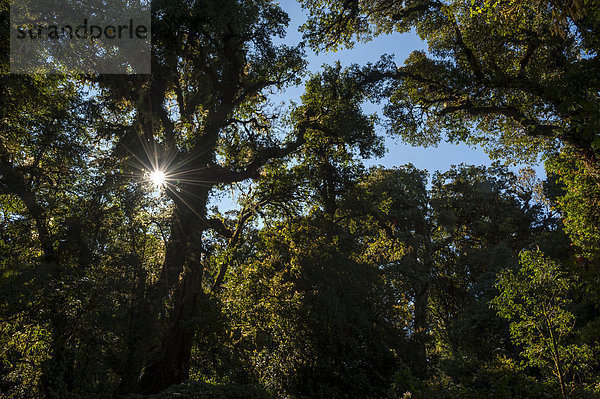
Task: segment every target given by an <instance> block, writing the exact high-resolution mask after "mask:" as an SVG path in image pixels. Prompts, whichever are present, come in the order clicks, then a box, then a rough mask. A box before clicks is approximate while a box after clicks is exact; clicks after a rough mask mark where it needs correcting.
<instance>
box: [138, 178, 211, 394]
mask: <svg viewBox="0 0 600 399" xmlns="http://www.w3.org/2000/svg"><path fill="white" fill-rule="evenodd" d="M190 194H191V195H190V196H189V197H191V198H194V201H193V202H192V201H186V202H187V205H184V204H182V203H179V204H178V209H177V211H176V212H175V215H174V218H175V220H174V223H173V229H175V231H174V232H173V234H172V236H171V239H170V241H169V243H168V250H167V254H166V256H165V263H164V266H163V270H162V274H161V278H160V280H159V281H158V283H157V290H158V292H159V293H160V294H161V295H159V296H158V297H156V294H154V295H155V298H153V299H152V300H151V301H150V302H151V304H152V307H153V308H154V311H155V312H156V311H158V312H159V313H160V312H163V313H164V309H163V308H162V306H161V302H162V301H163V300H164V299H167V300H168V301H169V302H170V310H169V311H168V314H167V315H166V317H165V316H164V315H163V317H164V320H165V322H164V323H157V324H159V325H160V326H162V328H161V329H160V331H159V335H160V336H159V337H158V339H156V340H154V342H155V344H156V349H155V350H154V351H153V353H150V354H149V356H148V357H147V359H146V367H145V368H144V371H143V374H142V376H141V379H140V383H139V391H140V392H142V393H156V392H159V391H161V390H163V389H165V388H168V387H169V386H171V385H173V384H178V383H181V382H183V381H185V380H186V379H187V378H188V374H189V366H190V356H191V350H192V344H193V339H194V335H195V331H196V328H197V326H198V311H197V309H198V302H199V298H200V297H201V296H202V295H203V292H202V277H203V270H204V265H203V259H202V258H203V256H204V248H203V246H202V235H203V233H204V231H205V229H206V221H205V220H204V217H205V213H206V203H207V201H208V188H206V187H202V188H201V189H196V190H194V192H193V193H190ZM182 206H185V207H186V208H185V209H182ZM188 206H191V207H193V209H194V210H193V211H192V208H188ZM156 316H158V314H157V315H156Z"/></svg>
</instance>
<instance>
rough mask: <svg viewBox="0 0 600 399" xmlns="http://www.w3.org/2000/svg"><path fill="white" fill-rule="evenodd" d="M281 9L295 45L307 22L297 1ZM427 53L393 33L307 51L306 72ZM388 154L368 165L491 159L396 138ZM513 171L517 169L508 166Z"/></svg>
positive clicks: (296, 94)
mask: <svg viewBox="0 0 600 399" xmlns="http://www.w3.org/2000/svg"><path fill="white" fill-rule="evenodd" d="M280 4H281V7H282V8H283V9H284V10H285V11H286V12H287V13H288V15H289V16H290V19H291V21H290V26H289V28H288V33H287V35H286V37H285V39H284V40H283V42H285V43H286V44H289V45H293V44H297V43H299V42H300V41H301V40H302V35H301V34H300V33H299V32H298V28H299V26H300V25H302V23H303V22H304V21H305V20H306V12H305V11H304V10H303V9H302V8H301V7H300V4H299V3H298V2H297V1H296V0H282V1H280ZM419 49H420V50H426V49H427V47H426V45H425V43H424V42H423V41H421V40H420V39H419V38H418V37H417V35H416V34H414V33H406V34H399V33H394V34H392V35H388V36H379V37H377V38H376V39H375V40H373V41H371V42H369V43H357V44H356V45H355V46H354V47H353V48H352V49H346V50H339V51H337V52H331V53H320V54H318V55H317V54H315V53H314V52H313V51H311V50H307V60H308V63H309V64H308V69H309V71H311V72H318V71H319V70H320V68H321V66H322V65H323V64H330V65H331V64H334V63H335V62H336V61H339V62H340V63H341V64H342V66H344V67H347V66H350V65H351V64H353V63H355V64H365V63H367V62H376V61H377V60H378V59H379V57H380V56H381V55H383V54H394V55H395V58H396V62H397V63H398V64H401V63H403V62H404V59H405V58H406V57H407V56H408V55H409V54H410V53H411V52H412V51H414V50H419ZM302 92H303V88H302V87H294V88H290V89H288V90H286V92H285V93H283V94H282V95H281V96H280V97H281V100H283V101H287V100H295V101H296V102H298V101H299V98H300V95H301V94H302ZM366 109H368V111H369V112H377V111H380V110H379V109H378V108H377V107H376V106H374V105H369V106H367V107H366ZM379 129H380V133H381V134H382V135H383V134H384V133H385V132H384V127H383V126H380V127H379ZM386 148H387V150H388V151H387V153H386V155H385V156H384V157H383V158H379V159H374V160H368V161H367V162H365V163H366V164H367V165H377V164H381V165H383V166H385V167H393V166H398V165H404V164H407V163H412V164H413V165H415V166H416V167H417V168H419V169H426V170H428V171H429V172H434V171H436V170H441V171H445V170H448V169H449V168H450V166H451V165H458V164H461V163H466V164H473V165H489V164H490V163H491V160H490V158H489V157H488V156H487V154H486V153H485V152H484V151H483V150H482V149H481V148H474V147H469V146H467V145H464V144H460V145H454V144H449V143H440V145H439V146H437V147H430V148H421V147H412V146H410V145H406V144H403V143H402V142H401V141H400V140H399V139H398V138H390V137H387V138H386ZM511 169H512V170H514V171H515V172H516V171H518V169H519V167H511ZM535 169H536V172H537V174H538V176H539V177H541V178H543V177H544V176H545V174H544V169H543V166H541V165H540V166H538V167H536V168H535Z"/></svg>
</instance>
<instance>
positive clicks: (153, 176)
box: [150, 170, 167, 187]
mask: <svg viewBox="0 0 600 399" xmlns="http://www.w3.org/2000/svg"><path fill="white" fill-rule="evenodd" d="M166 180H167V177H166V176H165V172H163V171H162V170H155V171H153V172H152V173H150V181H151V182H152V184H154V185H155V186H156V187H162V186H163V185H164V184H165V182H166Z"/></svg>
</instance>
